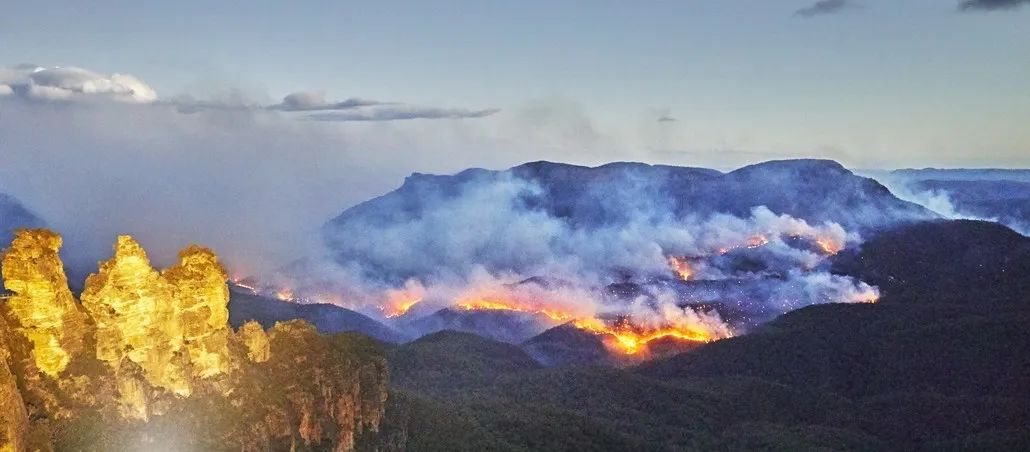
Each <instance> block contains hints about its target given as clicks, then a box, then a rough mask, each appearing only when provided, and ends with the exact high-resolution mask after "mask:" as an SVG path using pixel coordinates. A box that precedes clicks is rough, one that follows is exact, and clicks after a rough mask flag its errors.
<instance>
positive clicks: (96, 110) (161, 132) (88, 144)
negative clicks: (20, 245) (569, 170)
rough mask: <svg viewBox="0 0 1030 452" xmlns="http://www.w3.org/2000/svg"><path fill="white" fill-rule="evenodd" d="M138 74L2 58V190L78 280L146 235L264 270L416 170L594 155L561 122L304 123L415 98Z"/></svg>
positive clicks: (304, 249)
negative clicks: (174, 92) (210, 92)
mask: <svg viewBox="0 0 1030 452" xmlns="http://www.w3.org/2000/svg"><path fill="white" fill-rule="evenodd" d="M135 82H139V79H137V78H135V77H132V76H128V75H117V74H115V75H104V74H98V73H94V72H91V71H87V70H82V69H73V68H65V69H61V68H50V69H45V68H39V67H37V66H35V65H25V66H17V67H14V68H6V69H4V68H0V156H2V164H0V193H5V194H8V195H11V196H13V197H14V198H16V199H17V200H19V201H21V202H22V203H23V204H24V205H25V206H26V207H27V208H28V209H29V210H31V211H33V212H34V213H36V214H37V215H38V216H39V217H42V218H43V219H44V220H45V222H46V224H47V225H48V226H50V227H52V228H54V229H55V230H60V231H62V232H63V233H64V235H65V243H66V246H65V248H64V251H63V252H64V253H65V254H66V255H65V256H64V257H65V259H66V263H67V265H68V269H69V271H70V272H71V273H72V276H73V280H81V279H82V278H83V277H84V276H85V274H86V273H87V272H88V271H90V270H91V269H92V268H94V267H95V265H96V262H97V261H98V260H101V259H106V258H107V257H108V256H109V248H108V244H109V243H111V242H112V241H113V240H114V238H115V237H116V236H117V235H119V234H132V235H133V236H134V237H137V238H138V239H139V240H140V241H141V242H142V243H143V244H144V245H145V246H146V247H147V249H148V250H150V251H151V255H152V257H153V258H154V261H155V263H156V264H158V265H168V264H170V263H172V262H173V261H174V258H175V253H176V251H177V250H178V249H181V248H182V247H184V246H186V245H188V244H190V243H203V244H205V245H208V246H210V247H212V248H213V249H215V250H216V251H217V252H218V253H219V255H220V256H223V258H224V260H225V262H226V263H227V265H228V266H229V267H230V268H231V269H232V270H233V271H234V272H236V273H240V274H253V273H259V272H263V271H267V270H270V269H272V268H275V267H278V266H279V265H281V264H282V263H283V262H289V261H291V260H293V259H296V258H298V257H300V256H305V255H311V254H314V253H315V252H316V250H317V249H318V248H320V247H321V244H320V240H319V234H318V227H319V225H321V224H322V223H324V222H325V220H326V219H327V218H329V217H331V216H332V215H334V214H336V213H338V212H339V211H340V210H341V209H343V208H345V207H347V206H349V205H352V204H354V203H357V202H360V201H362V200H365V199H368V198H370V197H373V196H375V195H377V194H380V193H383V192H385V191H387V190H389V189H390V188H391V187H392V186H393V185H394V183H395V181H397V180H400V179H402V178H403V177H404V176H405V175H407V174H410V173H411V172H413V171H416V170H421V171H427V170H428V171H439V172H451V171H457V170H460V169H462V168H464V167H467V166H468V165H470V164H471V163H472V162H475V163H477V164H483V165H494V166H505V165H511V164H514V163H517V162H519V161H521V159H523V158H526V157H527V156H530V157H543V156H545V155H552V156H553V155H564V156H565V158H577V156H579V157H580V158H582V157H583V156H584V155H585V154H583V153H582V151H569V150H570V149H584V148H586V146H584V145H583V144H582V143H581V142H579V141H578V138H577V137H576V136H575V135H574V134H569V133H568V128H569V127H573V125H568V126H566V125H564V123H563V122H561V121H554V122H553V123H552V124H551V129H548V130H539V131H537V132H535V133H533V134H530V135H531V136H526V134H525V133H524V132H523V130H524V127H523V125H522V124H523V123H524V122H525V120H524V119H523V118H521V117H518V116H516V117H511V116H509V117H504V116H502V115H500V114H498V115H494V116H491V117H489V118H479V119H475V120H474V121H476V122H477V124H471V123H470V122H468V121H462V120H452V119H446V118H442V119H435V120H431V119H424V120H420V121H405V122H391V123H384V122H361V123H354V122H332V123H327V122H321V121H304V120H298V119H302V117H297V116H292V115H298V114H299V115H304V114H307V113H306V112H308V111H310V110H313V109H333V110H336V109H361V108H368V107H381V108H400V109H403V110H404V111H409V110H410V109H411V108H412V107H410V106H407V105H397V104H392V103H387V102H375V101H366V100H361V99H359V98H355V99H351V100H346V101H342V102H336V103H333V102H330V101H327V100H325V99H324V98H323V97H317V96H315V97H312V96H310V95H308V96H302V95H297V96H288V98H287V99H286V100H284V101H283V103H282V104H273V105H270V106H266V107H260V108H259V107H254V108H248V107H242V106H246V105H257V106H261V105H269V103H268V102H255V101H251V100H248V99H246V98H247V97H248V96H246V95H241V96H242V97H243V98H241V99H238V100H235V101H233V102H228V103H227V102H206V103H205V102H194V101H189V102H187V101H180V100H174V99H176V98H174V97H161V98H155V97H154V96H155V95H154V92H153V90H152V89H150V88H149V86H147V85H145V84H136V83H135ZM140 83H142V82H140ZM249 97H254V98H258V99H261V98H263V97H266V96H262V95H260V94H258V95H253V96H249ZM184 109H186V110H189V111H191V112H192V113H190V114H184V113H183V110H184ZM294 111H296V112H294ZM574 126H575V127H579V124H578V123H577V124H574ZM591 140H594V139H593V138H592V139H591ZM610 141H611V142H615V141H616V140H610ZM592 142H593V141H592ZM526 148H535V149H539V150H538V151H536V153H535V155H534V154H527V153H526V151H525V149H526ZM483 149H491V151H492V152H490V153H483V152H482V150H483ZM599 149H600V148H597V147H593V150H594V151H595V152H596V151H597V150H599ZM577 152H579V154H577ZM440 155H447V158H446V159H441V158H439V156H440ZM606 155H609V154H605V153H604V152H603V150H602V152H601V154H599V155H598V156H591V157H590V158H605V156H606Z"/></svg>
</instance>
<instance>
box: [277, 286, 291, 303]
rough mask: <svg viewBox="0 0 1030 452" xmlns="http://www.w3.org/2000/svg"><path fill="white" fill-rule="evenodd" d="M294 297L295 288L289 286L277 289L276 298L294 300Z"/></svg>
mask: <svg viewBox="0 0 1030 452" xmlns="http://www.w3.org/2000/svg"><path fill="white" fill-rule="evenodd" d="M294 297H295V295H294V294H293V290H290V289H287V288H282V289H276V291H275V298H278V299H279V300H282V301H293V300H294Z"/></svg>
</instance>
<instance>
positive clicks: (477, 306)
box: [455, 299, 572, 322]
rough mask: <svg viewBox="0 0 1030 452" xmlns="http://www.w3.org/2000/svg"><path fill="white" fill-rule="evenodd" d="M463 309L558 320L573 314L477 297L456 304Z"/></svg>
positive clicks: (564, 319) (569, 318)
mask: <svg viewBox="0 0 1030 452" xmlns="http://www.w3.org/2000/svg"><path fill="white" fill-rule="evenodd" d="M455 306H456V307H457V308H458V309H461V310H463V311H513V312H528V313H532V314H542V315H544V316H547V317H548V318H550V319H551V320H554V321H556V322H566V321H569V320H571V319H572V315H571V314H569V313H566V312H561V311H558V310H554V309H546V308H543V309H540V308H534V307H529V306H521V305H519V304H517V303H516V302H508V301H502V300H496V299H476V300H468V301H462V302H459V303H458V304H456V305H455Z"/></svg>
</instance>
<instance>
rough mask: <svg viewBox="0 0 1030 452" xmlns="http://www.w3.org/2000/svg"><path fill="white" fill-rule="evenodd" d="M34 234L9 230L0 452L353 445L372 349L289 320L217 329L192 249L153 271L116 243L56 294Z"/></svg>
mask: <svg viewBox="0 0 1030 452" xmlns="http://www.w3.org/2000/svg"><path fill="white" fill-rule="evenodd" d="M60 246H61V238H60V237H59V236H58V235H57V234H54V233H52V232H50V231H46V230H38V229H37V230H21V231H18V233H17V234H16V237H15V239H14V241H13V243H12V246H11V247H10V248H9V249H7V250H6V251H5V253H4V259H3V276H4V287H5V288H6V289H7V291H8V292H9V293H8V294H6V295H4V298H3V300H2V301H0V313H2V315H0V410H2V411H3V413H4V416H3V417H2V419H0V451H22V450H55V449H56V450H141V449H155V448H156V449H168V448H171V449H176V450H178V449H182V450H226V449H238V450H270V449H271V450H285V449H290V450H298V449H300V450H305V449H317V450H338V451H347V450H353V448H354V444H355V441H356V439H357V438H358V437H359V435H360V434H361V433H362V432H366V431H374V430H376V429H378V427H379V423H380V420H381V418H382V416H383V412H384V409H385V408H384V407H385V402H386V389H385V388H386V386H385V378H386V366H385V361H384V358H383V356H382V352H381V350H379V348H378V346H377V345H375V343H373V342H372V341H371V340H368V339H365V338H363V337H357V336H337V337H329V336H324V335H321V334H319V333H318V331H317V330H315V328H314V327H312V326H311V325H309V324H307V323H305V322H303V321H294V322H288V323H281V324H276V325H275V326H273V327H272V328H271V329H270V330H269V331H268V332H266V331H265V330H264V329H263V328H262V327H261V326H260V325H259V324H257V323H254V322H251V323H247V324H244V325H242V326H241V327H240V329H239V330H238V331H233V330H232V329H231V328H230V327H229V326H228V310H227V304H228V301H229V290H228V287H227V285H226V272H225V270H224V268H222V266H221V264H220V263H219V262H218V258H217V256H215V254H214V253H212V252H211V251H210V250H208V249H205V248H201V247H197V246H191V247H189V248H186V249H185V250H183V251H182V252H181V253H180V255H179V262H178V263H176V264H175V265H173V266H172V267H170V268H168V269H166V270H164V271H163V272H159V271H157V270H155V269H154V268H152V267H151V265H150V262H149V260H148V258H147V255H146V252H145V251H144V250H143V248H142V247H141V246H140V245H139V244H138V243H137V242H136V241H134V240H133V239H132V238H131V237H128V236H122V237H119V238H118V242H117V243H116V245H115V247H114V256H113V257H112V258H111V259H110V260H108V261H105V262H102V263H101V264H100V268H99V271H98V272H97V273H95V274H93V275H90V276H89V278H87V281H86V284H85V289H84V290H83V293H82V297H81V298H82V303H81V304H80V303H79V302H78V301H77V300H75V297H74V296H73V295H72V293H71V292H70V291H69V290H68V283H67V278H66V276H65V274H64V269H63V266H62V263H61V260H60V258H59V257H58V250H59V248H60Z"/></svg>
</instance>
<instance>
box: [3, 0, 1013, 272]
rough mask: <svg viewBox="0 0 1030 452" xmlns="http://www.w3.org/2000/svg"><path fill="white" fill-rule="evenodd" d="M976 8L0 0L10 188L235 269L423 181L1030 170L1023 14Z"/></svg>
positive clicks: (844, 2)
mask: <svg viewBox="0 0 1030 452" xmlns="http://www.w3.org/2000/svg"><path fill="white" fill-rule="evenodd" d="M967 1H970V2H973V3H976V4H982V5H985V6H990V5H995V6H997V5H1001V6H1005V5H1008V6H1009V7H1008V8H1005V7H1000V8H994V9H990V8H972V9H968V10H966V11H960V8H959V4H960V1H959V0H906V1H897V0H822V1H821V2H818V3H817V2H816V0H683V1H668V2H657V1H654V2H629V1H602V0H596V1H589V2H588V1H519V2H515V1H511V2H500V1H489V2H487V1H467V2H466V1H446V2H445V1H430V0H425V1H410V2H394V1H361V2H357V1H334V2H315V1H310V2H289V3H287V2H266V1H250V2H192V1H180V2H127V1H126V2H112V1H102V0H97V1H92V2H48V3H46V4H45V5H41V4H39V3H36V2H24V1H21V2H13V1H7V0H0V11H3V14H2V15H0V155H3V164H2V165H0V191H3V192H7V193H10V194H13V195H15V196H16V197H18V198H19V199H23V200H25V201H26V202H27V203H28V204H29V205H32V206H34V207H35V208H36V209H37V210H38V211H39V212H40V213H42V214H43V215H44V216H45V217H47V218H48V219H50V220H51V221H52V222H53V224H55V225H56V226H57V227H59V228H61V229H67V230H77V231H89V234H86V233H83V234H84V235H86V238H83V239H81V240H80V242H83V243H89V244H97V243H99V244H105V243H110V240H109V239H110V238H111V237H113V236H114V234H115V233H124V232H130V233H134V234H137V235H140V236H141V237H142V238H143V239H144V240H146V239H147V238H148V236H149V239H150V240H151V241H153V242H158V243H160V245H158V246H156V248H157V251H156V253H158V254H159V255H161V254H163V255H167V256H174V250H176V249H178V248H179V247H181V246H182V245H184V244H185V243H189V241H193V240H199V241H202V242H203V243H208V244H211V245H215V246H217V247H219V248H220V249H227V250H230V251H229V254H230V257H231V258H232V259H233V260H234V261H235V262H247V261H250V260H255V261H256V260H259V259H258V257H255V256H251V255H250V254H248V253H250V252H252V250H255V249H259V248H260V247H261V246H262V245H261V244H268V243H279V241H281V240H282V238H283V237H289V236H297V234H296V231H298V230H301V231H305V232H310V234H307V236H315V235H316V234H315V233H314V232H313V231H314V229H317V225H319V224H321V223H322V222H323V221H324V220H325V219H326V218H330V217H331V216H332V215H335V214H336V213H338V212H339V211H340V210H342V209H343V208H345V207H347V206H349V205H353V204H354V203H357V202H361V201H363V200H366V199H368V198H369V197H372V196H376V195H378V194H381V193H384V192H386V191H389V190H391V189H393V188H394V187H396V186H398V185H399V184H400V183H401V181H402V180H403V178H404V177H405V176H406V175H408V174H410V173H412V172H416V171H417V172H430V173H450V172H456V171H460V170H461V169H464V168H467V167H487V168H505V167H508V166H512V165H515V164H518V163H522V162H526V161H532V160H541V159H546V160H553V161H565V162H571V163H581V164H602V163H605V162H609V161H613V160H635V161H644V162H650V163H670V164H679V165H688V166H707V167H716V168H721V169H725V168H733V167H738V166H741V165H745V164H748V163H752V162H756V161H762V160H768V159H773V158H797V157H819V158H831V159H835V160H838V161H840V162H842V163H844V164H845V165H847V166H849V167H851V168H894V167H925V166H943V167H1030V127H1027V124H1028V123H1030V121H1028V120H1030V0H967ZM820 5H821V6H820ZM806 8H807V9H806ZM801 10H807V11H825V12H824V13H821V14H814V15H810V16H809V17H806V16H804V15H800V14H798V13H797V12H798V11H801ZM21 63H31V64H33V65H38V67H36V66H31V67H29V66H22V67H15V65H18V64H21ZM70 66H71V67H78V68H83V69H84V70H69V69H68V67H70ZM114 74H123V75H114ZM124 74H128V75H124ZM291 93H292V94H293V96H291V97H289V98H287V99H286V100H285V101H284V97H285V96H287V95H290V94H291ZM348 99H349V100H348ZM370 100H374V101H379V102H369V101H370ZM80 101H81V102H80ZM663 117H664V118H666V119H674V120H666V121H659V119H660V118H663ZM127 187H131V189H127ZM55 193H60V194H61V196H59V197H55V196H54V194H55ZM154 205H161V206H162V209H160V210H159V211H155V210H154V208H153V206H154ZM255 206H258V207H257V208H256V207H255ZM98 213H100V215H98ZM90 218H92V219H93V220H89V221H92V223H88V222H86V220H84V219H90ZM240 218H247V219H251V220H252V221H248V222H247V224H251V225H258V224H259V225H261V227H251V228H241V227H230V226H226V225H233V224H236V223H238V222H239V219H240ZM210 224H218V225H223V226H226V227H217V228H211V227H209V225H210ZM305 228H306V229H305ZM198 231H204V232H203V234H201V235H202V236H199V237H198V234H200V233H199V232H198ZM98 237H100V238H99V239H98ZM73 239H74V238H73ZM241 244H242V245H241ZM255 244H257V245H255ZM251 245H252V246H251ZM104 246H106V245H104ZM298 246H299V245H297V244H294V243H286V244H284V245H283V246H282V247H281V248H282V249H277V250H274V252H273V254H275V256H273V257H274V259H260V260H263V261H266V262H267V261H273V262H274V261H282V256H289V255H296V249H297V248H298ZM234 250H235V251H234ZM101 251H103V250H101Z"/></svg>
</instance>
